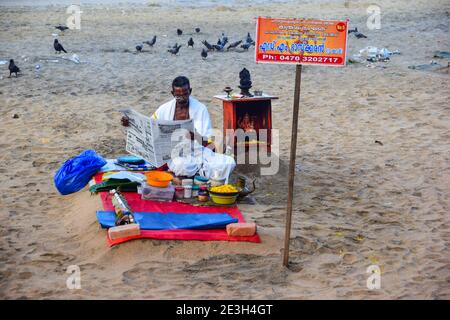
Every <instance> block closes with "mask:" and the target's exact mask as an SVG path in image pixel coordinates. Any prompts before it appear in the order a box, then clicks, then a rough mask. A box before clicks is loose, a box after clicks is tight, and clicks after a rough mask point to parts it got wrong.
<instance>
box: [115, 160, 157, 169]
mask: <svg viewBox="0 0 450 320" xmlns="http://www.w3.org/2000/svg"><path fill="white" fill-rule="evenodd" d="M114 164H116V165H118V166H121V167H124V168H127V169H129V170H131V171H149V170H154V169H156V167H155V166H153V165H151V164H150V163H143V164H132V163H126V162H120V161H116V162H114Z"/></svg>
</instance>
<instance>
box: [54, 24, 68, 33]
mask: <svg viewBox="0 0 450 320" xmlns="http://www.w3.org/2000/svg"><path fill="white" fill-rule="evenodd" d="M55 28H56V29H58V30H60V31H62V32H64V31H66V30H67V29H69V27H66V26H62V25H59V26H55Z"/></svg>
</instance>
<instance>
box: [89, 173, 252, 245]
mask: <svg viewBox="0 0 450 320" xmlns="http://www.w3.org/2000/svg"><path fill="white" fill-rule="evenodd" d="M102 175H103V173H97V174H96V175H95V177H94V178H95V182H96V183H100V182H101V181H102V180H101V179H102ZM99 195H100V198H101V200H102V204H103V210H112V211H114V206H113V205H112V202H111V195H110V194H109V193H108V192H99ZM123 195H124V196H125V198H126V199H127V201H128V204H129V205H130V207H131V208H132V209H133V211H135V212H174V213H177V212H179V213H189V212H192V213H205V214H214V213H224V212H225V213H228V214H229V215H230V216H232V217H233V218H237V219H238V221H239V222H245V220H244V217H243V216H242V213H241V212H240V211H239V209H238V207H237V206H234V207H202V206H193V205H190V204H186V203H181V202H176V201H173V202H158V201H151V200H142V199H141V195H140V194H138V193H136V192H123ZM106 234H107V241H108V244H109V246H113V245H116V244H119V243H123V242H126V241H129V240H134V239H143V238H150V239H163V240H200V241H246V242H257V243H259V242H261V239H260V237H259V235H258V234H257V233H256V234H255V235H254V236H251V237H240V236H229V235H228V234H227V231H226V229H209V230H191V229H189V230H188V229H177V230H141V234H140V235H139V236H133V237H127V238H121V239H116V240H111V239H110V238H109V237H108V233H106Z"/></svg>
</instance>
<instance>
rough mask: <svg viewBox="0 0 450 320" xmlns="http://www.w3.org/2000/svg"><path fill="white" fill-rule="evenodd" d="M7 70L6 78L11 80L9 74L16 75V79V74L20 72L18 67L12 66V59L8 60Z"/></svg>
mask: <svg viewBox="0 0 450 320" xmlns="http://www.w3.org/2000/svg"><path fill="white" fill-rule="evenodd" d="M8 69H9V77H8V78H11V74H13V73H15V74H16V78H17V72H20V69H19V67H18V66H16V65H15V64H14V60H13V59H10V60H9V66H8Z"/></svg>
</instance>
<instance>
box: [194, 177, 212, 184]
mask: <svg viewBox="0 0 450 320" xmlns="http://www.w3.org/2000/svg"><path fill="white" fill-rule="evenodd" d="M208 180H209V179H208V178H205V177H201V176H195V177H194V184H195V185H198V186H203V185H206V184H207V183H208Z"/></svg>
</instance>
